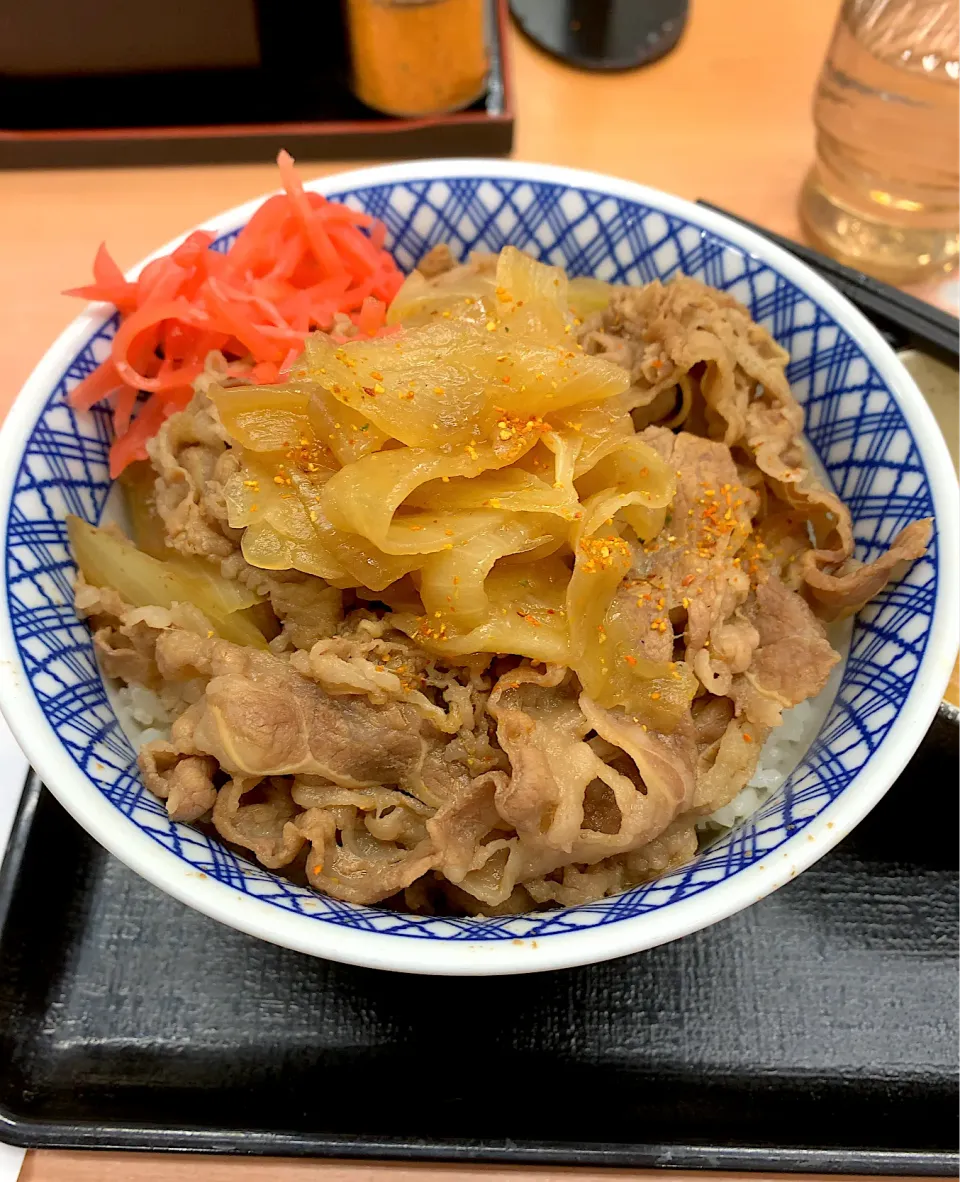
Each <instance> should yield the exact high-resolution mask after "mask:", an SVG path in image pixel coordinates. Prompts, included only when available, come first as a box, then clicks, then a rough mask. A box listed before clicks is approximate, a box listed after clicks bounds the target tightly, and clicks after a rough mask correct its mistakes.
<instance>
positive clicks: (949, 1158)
mask: <svg viewBox="0 0 960 1182" xmlns="http://www.w3.org/2000/svg"><path fill="white" fill-rule="evenodd" d="M0 1139H2V1140H4V1141H7V1142H8V1143H9V1144H12V1145H17V1146H19V1147H21V1148H23V1149H71V1150H83V1149H89V1150H97V1151H105V1150H127V1151H129V1150H140V1151H146V1152H176V1153H198V1154H199V1153H202V1154H209V1155H235V1156H244V1157H314V1158H320V1159H328V1160H336V1159H340V1160H344V1161H356V1160H365V1161H371V1160H372V1161H395V1162H414V1163H416V1162H460V1163H473V1164H487V1165H517V1166H521V1165H522V1166H534V1165H536V1166H566V1167H571V1166H579V1167H587V1166H590V1167H594V1168H599V1167H604V1168H607V1169H634V1170H636V1169H667V1170H711V1171H743V1172H749V1173H771V1172H775V1173H784V1174H834V1175H850V1174H855V1175H869V1176H875V1177H907V1176H913V1177H930V1178H948V1177H955V1176H956V1175H957V1171H958V1165H960V1158H958V1155H957V1154H954V1153H944V1152H929V1151H919V1152H911V1151H887V1150H873V1149H858V1150H849V1149H843V1148H836V1149H829V1148H824V1149H799V1148H783V1147H775V1146H736V1147H732V1146H726V1145H635V1146H629V1147H627V1146H624V1147H621V1148H612V1147H610V1146H607V1145H600V1144H593V1143H585V1144H576V1143H571V1144H569V1145H551V1144H542V1143H528V1144H525V1143H523V1142H519V1141H503V1142H493V1141H478V1142H444V1141H438V1142H428V1141H417V1140H411V1141H403V1140H400V1139H392V1138H391V1139H385V1140H371V1141H364V1142H362V1143H360V1142H358V1141H357V1139H356V1138H353V1137H349V1136H338V1137H333V1136H320V1137H303V1136H298V1135H297V1134H296V1133H281V1134H277V1133H269V1132H265V1131H261V1130H249V1131H247V1130H245V1131H236V1130H225V1129H220V1130H213V1129H204V1128H184V1129H161V1128H156V1127H151V1126H147V1125H143V1126H128V1125H118V1126H116V1127H114V1128H112V1129H110V1130H109V1131H108V1132H107V1133H106V1135H104V1133H103V1132H102V1131H99V1130H95V1129H83V1128H82V1127H79V1126H73V1125H67V1124H57V1123H48V1122H45V1121H30V1120H20V1119H16V1118H11V1117H10V1116H9V1114H8V1113H7V1112H6V1111H5V1110H3V1109H0Z"/></svg>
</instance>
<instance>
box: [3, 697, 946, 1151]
mask: <svg viewBox="0 0 960 1182" xmlns="http://www.w3.org/2000/svg"><path fill="white" fill-rule="evenodd" d="M956 772H957V726H956V724H955V722H950V721H948V720H947V719H946V718H944V717H941V718H939V719H938V720H937V721H936V722H935V724H934V727H933V729H932V730H931V733H930V735H929V736H928V738H927V740H926V742H925V744H924V746H923V747H922V749H921V752H920V754H919V755H918V756H917V757H916V758H915V759H914V761H913V762H912V763H911V764H910V766H909V767H908V769H907V770H906V771H905V772H904V774H903V776H902V777H901V779H900V781H899V782H898V783H897V785H896V786H895V787H894V788H893V789H892V790H891V792H890V793H889V794H888V796H887V797H886V798H885V799H884V800H883V801H882V802H881V804H880V805H879V806H878V807H877V808H876V810H875V811H874V812H873V813H872V814H871V815H870V816H869V817H868V818H867V819H866V820H865V821H864V822H863V823H862V824H861V825H860V826H859V827H858V828H857V830H856V831H855V832H854V833H853V834H852V835H851V836H850V837H849V838H847V840H845V841H844V842H843V843H842V844H841V845H840V846H839V847H838V848H837V849H836V850H834V851H833V852H832V853H830V854H829V855H827V857H825V858H824V859H823V860H822V861H821V862H819V863H818V864H817V865H816V866H814V867H813V868H811V869H810V870H808V871H806V872H805V873H804V874H803V875H801V876H800V877H799V878H798V879H797V880H796V881H795V882H794V883H792V884H790V885H789V886H787V887H785V888H783V889H782V890H780V891H778V892H776V893H775V894H774V895H772V896H770V897H769V898H767V899H765V900H763V901H762V902H760V903H758V904H756V905H755V906H753V907H751V908H749V909H748V910H747V911H745V912H742V913H741V914H739V915H737V916H734V917H733V918H732V919H729V920H727V921H725V922H724V923H721V924H718V925H717V926H715V927H713V928H710V929H708V930H706V931H704V932H700V933H698V934H695V935H693V936H690V937H687V938H686V939H684V940H681V941H679V942H677V943H674V944H670V945H667V946H665V947H663V948H658V949H655V950H653V951H651V952H648V953H644V954H642V955H639V956H634V957H630V958H627V959H623V960H619V961H615V962H611V963H607V964H602V965H595V966H592V967H587V968H583V969H577V970H569V971H565V972H561V973H553V974H544V975H537V976H531V977H519V978H518V977H514V978H502V979H493V978H488V979H476V980H456V979H449V978H447V979H443V978H429V977H403V976H397V975H392V974H379V973H375V972H371V971H367V970H361V969H351V968H346V967H343V966H340V965H336V964H331V963H326V962H323V961H318V960H312V959H310V958H308V957H304V956H300V955H298V954H297V953H293V952H288V951H285V950H283V949H280V948H275V947H272V946H270V945H268V944H263V943H260V942H258V941H256V940H254V939H251V938H248V937H246V936H243V935H240V934H239V933H237V932H234V931H232V930H231V929H229V928H226V927H223V926H221V925H220V924H217V923H216V922H214V921H213V920H209V919H206V918H205V917H203V916H201V915H198V914H196V913H195V912H193V911H190V910H189V909H187V908H186V907H183V906H182V905H180V904H179V903H177V902H175V901H174V900H173V899H171V898H169V897H167V896H165V895H163V894H161V893H160V892H159V891H157V890H155V889H154V888H153V887H151V886H149V885H147V884H146V883H145V882H143V881H142V880H140V879H139V878H138V877H137V876H136V875H134V874H133V873H131V872H130V871H128V870H126V869H125V868H124V867H123V866H122V865H121V864H120V863H119V862H118V861H117V860H116V859H114V858H113V857H111V856H110V855H109V854H107V853H106V852H105V851H103V850H102V849H101V848H100V847H99V846H97V845H96V844H95V843H94V842H93V841H92V840H91V839H90V838H88V837H87V836H86V834H84V833H83V832H82V831H81V830H80V829H79V828H78V827H77V825H76V824H75V823H74V822H73V821H72V820H71V819H70V818H69V817H68V816H67V814H66V813H65V812H64V811H63V810H62V809H61V807H60V806H59V805H58V804H57V803H56V802H55V801H54V800H53V798H52V797H51V796H50V795H49V794H48V793H46V792H45V791H43V790H41V789H39V788H38V787H37V786H36V785H33V786H30V787H28V790H27V792H26V795H25V798H24V804H23V807H22V810H21V815H20V819H19V822H18V825H17V828H16V831H15V834H14V839H13V842H12V844H11V847H10V853H9V855H8V858H7V861H6V863H5V864H4V868H3V872H2V875H0V1140H9V1141H15V1142H19V1143H26V1144H33V1145H57V1146H143V1147H160V1148H164V1147H167V1148H178V1147H182V1148H191V1149H194V1150H204V1149H205V1150H209V1151H233V1152H252V1153H309V1154H321V1155H322V1154H331V1155H337V1156H361V1157H365V1156H371V1157H383V1156H395V1157H412V1158H430V1157H440V1158H471V1159H475V1160H536V1161H537V1162H539V1163H545V1162H548V1161H552V1162H566V1163H571V1164H572V1163H575V1162H580V1163H584V1162H592V1163H596V1164H599V1163H606V1164H610V1165H649V1164H660V1165H673V1166H700V1167H703V1168H710V1167H714V1168H721V1167H727V1168H732V1167H736V1166H741V1167H745V1168H755V1169H774V1168H776V1169H783V1170H787V1169H800V1170H803V1169H810V1170H816V1171H827V1170H835V1171H839V1172H849V1173H857V1172H869V1171H873V1172H877V1173H933V1174H937V1173H940V1174H945V1173H951V1172H953V1171H954V1170H955V1166H956V1159H955V1153H954V1150H955V1148H956V1143H957V975H956V959H957V874H956V869H957V847H956V833H957V791H956Z"/></svg>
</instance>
